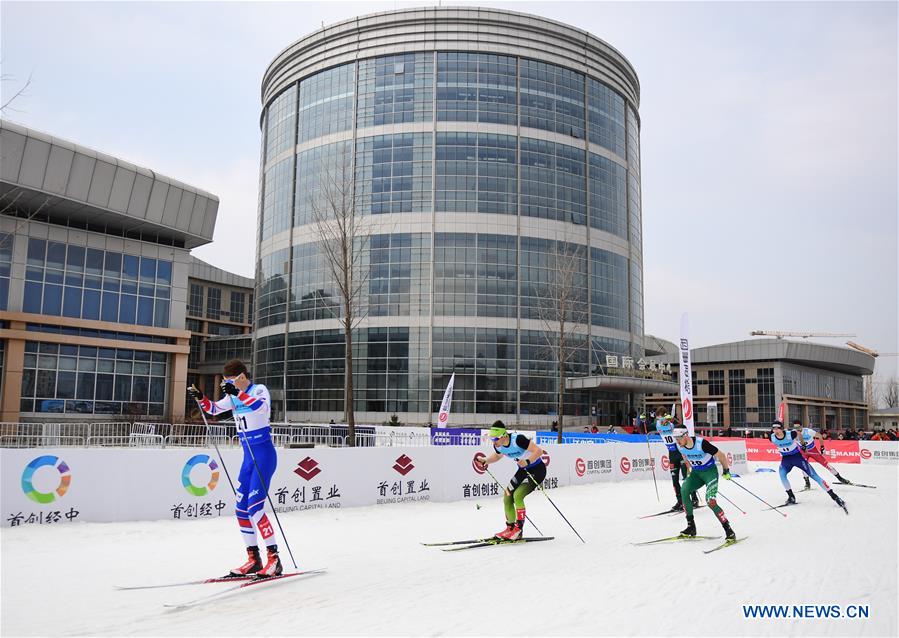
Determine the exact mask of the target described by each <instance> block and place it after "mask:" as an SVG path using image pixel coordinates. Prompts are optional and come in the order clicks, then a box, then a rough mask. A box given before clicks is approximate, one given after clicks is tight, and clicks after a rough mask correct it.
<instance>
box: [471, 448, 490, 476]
mask: <svg viewBox="0 0 899 638" xmlns="http://www.w3.org/2000/svg"><path fill="white" fill-rule="evenodd" d="M486 458H487V455H486V454H484V453H483V452H475V455H474V457H472V459H471V468H472V469H473V470H474V471H475V472H477V473H478V474H483V473H484V472H486V471H487V470H486V469H485V468H484V466H483V465H481V461H483V460H484V459H486Z"/></svg>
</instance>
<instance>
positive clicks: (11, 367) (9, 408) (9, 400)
mask: <svg viewBox="0 0 899 638" xmlns="http://www.w3.org/2000/svg"><path fill="white" fill-rule="evenodd" d="M18 323H19V322H12V324H11V325H10V327H11V328H15V329H24V325H15V324H18ZM24 363H25V340H24V339H7V341H6V362H5V363H4V365H3V395H2V396H0V421H4V422H8V423H18V422H19V404H20V403H21V400H22V368H23V367H24V365H23V364H24Z"/></svg>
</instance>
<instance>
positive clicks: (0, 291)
mask: <svg viewBox="0 0 899 638" xmlns="http://www.w3.org/2000/svg"><path fill="white" fill-rule="evenodd" d="M14 242H15V234H13V233H4V234H3V235H2V236H0V310H7V308H8V305H9V273H10V270H11V269H12V246H13V243H14Z"/></svg>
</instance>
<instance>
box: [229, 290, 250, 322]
mask: <svg viewBox="0 0 899 638" xmlns="http://www.w3.org/2000/svg"><path fill="white" fill-rule="evenodd" d="M245 298H246V295H245V294H244V293H242V292H234V291H233V290H232V291H231V312H230V313H229V316H230V317H231V321H234V322H236V323H243V319H244V299H245Z"/></svg>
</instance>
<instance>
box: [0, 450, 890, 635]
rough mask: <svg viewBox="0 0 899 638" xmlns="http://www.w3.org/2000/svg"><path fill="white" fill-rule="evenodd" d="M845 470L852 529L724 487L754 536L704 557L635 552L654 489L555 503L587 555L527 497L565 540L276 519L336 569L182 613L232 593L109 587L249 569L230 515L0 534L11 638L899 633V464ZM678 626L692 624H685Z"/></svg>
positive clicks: (435, 506)
mask: <svg viewBox="0 0 899 638" xmlns="http://www.w3.org/2000/svg"><path fill="white" fill-rule="evenodd" d="M753 465H764V464H753ZM769 466H772V465H770V464H769ZM498 469H500V472H501V473H502V472H503V470H506V469H507V468H505V467H504V466H500V467H499V468H498ZM840 469H841V472H842V473H843V474H845V475H846V476H847V477H848V478H850V479H852V480H858V481H859V482H864V483H869V484H872V485H877V486H878V489H876V490H870V489H861V488H853V487H850V486H840V485H835V486H834V487H835V489H836V491H837V492H838V493H839V494H840V495H841V496H843V497H844V498H845V499H846V502H847V505H848V507H849V512H850V516H846V515H845V514H844V513H843V512H842V511H841V510H840V509H839V508H837V507H836V506H835V505H834V504H833V502H832V501H831V500H830V498H829V497H828V496H827V495H825V494H824V493H823V492H822V491H821V490H820V489H817V488H816V489H814V490H812V491H810V492H802V493H799V494H797V496H798V498H799V500H800V502H801V503H802V507H796V508H789V509H787V510H785V513H786V514H787V517H786V518H784V517H782V516H780V515H779V514H777V513H775V512H772V511H763V509H764V506H763V505H762V504H761V503H759V502H758V501H756V500H755V499H753V498H752V497H751V496H749V495H748V494H746V493H745V492H742V490H740V489H738V488H736V487H734V486H732V485H730V486H729V485H728V483H727V481H721V483H720V488H721V490H722V491H723V492H724V493H725V494H726V495H727V496H728V497H729V498H731V499H732V500H734V501H735V502H736V503H738V504H739V505H740V507H742V508H743V509H745V510H746V511H747V512H748V514H747V515H745V516H744V515H742V514H740V513H739V512H738V511H736V509H735V508H734V507H732V506H729V505H728V504H727V503H726V502H723V503H722V504H723V506H724V509H725V512H726V513H727V514H728V516H729V518H730V520H731V522H732V524H733V527H734V529H735V530H736V532H737V535H738V536H751V537H752V538H751V539H749V540H747V542H746V543H740V544H738V545H736V546H735V547H732V548H728V549H726V550H725V551H721V552H716V553H714V554H710V555H703V553H702V551H703V550H704V549H709V548H711V547H712V546H714V545H715V544H717V542H718V541H695V542H691V543H674V544H664V545H659V546H649V547H633V546H631V545H630V543H631V542H633V541H640V540H650V539H653V538H659V537H662V536H667V535H671V534H675V533H677V532H678V531H679V530H680V529H681V528H682V527H683V524H684V519H683V517H682V516H676V517H665V516H661V517H657V518H651V519H646V520H637V518H636V517H637V516H639V515H641V514H646V513H651V512H654V511H658V510H659V509H660V504H659V502H658V501H656V498H655V493H654V490H653V487H652V484H651V482H649V481H632V482H625V483H598V484H593V485H589V486H579V487H566V488H562V489H559V490H554V491H553V492H552V493H551V496H552V498H553V500H554V501H555V502H556V504H557V505H558V506H559V508H561V510H562V511H563V512H564V513H565V515H566V516H567V517H568V519H569V520H570V521H571V522H572V524H573V525H574V526H575V527H576V528H577V529H578V531H579V532H580V533H581V535H582V536H583V537H584V538H585V539H586V540H587V544H586V545H583V544H582V543H581V542H580V541H579V540H578V539H577V537H576V536H575V535H574V534H573V533H572V532H571V530H570V529H569V528H568V527H567V525H565V523H564V521H562V520H561V518H559V516H558V514H556V512H555V511H554V510H553V509H552V506H551V505H550V504H549V503H548V502H547V500H546V499H545V498H544V497H543V496H542V495H541V494H539V493H534V494H532V495H531V496H529V497H528V501H527V503H528V515H529V516H530V517H531V518H533V520H534V521H535V522H536V523H537V524H538V525H540V527H541V529H542V530H543V532H544V533H545V534H547V535H554V536H555V537H556V540H554V541H552V542H550V543H533V544H527V545H515V546H497V547H488V548H483V549H479V550H477V551H471V552H456V553H446V552H441V551H440V550H439V548H436V547H423V546H421V545H420V543H421V542H426V541H444V540H453V539H463V538H477V537H480V536H483V535H487V534H490V533H492V532H495V531H498V530H499V529H500V528H501V527H502V507H501V503H500V502H499V500H498V499H495V498H494V499H481V501H480V504H481V506H482V507H481V509H477V508H476V507H475V506H474V504H473V503H471V502H456V503H415V504H407V505H397V506H377V507H365V508H353V509H344V510H314V511H308V512H300V513H292V514H286V515H282V523H283V525H284V528H285V530H286V531H287V533H288V535H289V539H290V542H291V545H292V547H293V552H294V555H295V556H296V557H297V560H298V561H299V563H300V568H301V569H302V568H304V567H317V566H321V565H327V566H328V573H326V574H324V575H321V576H317V577H316V578H313V579H309V580H303V579H298V581H297V582H295V583H285V584H283V585H282V586H279V587H272V588H269V589H266V588H261V591H258V592H252V591H250V592H247V593H242V594H240V595H239V596H232V597H225V598H222V599H221V600H218V601H214V602H211V603H209V604H207V605H204V606H202V607H198V608H192V609H184V610H176V611H172V610H167V609H164V608H163V606H162V605H163V603H172V602H175V603H177V602H180V601H182V600H187V599H190V598H195V597H197V596H198V595H200V594H201V591H207V589H208V591H209V592H212V591H214V589H211V588H215V587H227V586H228V585H227V584H226V585H216V584H210V585H196V586H191V587H181V588H172V589H150V590H142V591H115V590H114V589H113V585H136V584H152V583H166V582H173V581H179V580H190V579H193V578H203V577H209V576H215V575H218V574H220V573H223V572H224V571H226V570H227V569H228V568H229V567H232V566H233V565H236V564H238V563H239V562H241V561H242V559H243V548H242V544H241V541H240V538H239V533H238V530H237V524H236V522H235V520H234V519H233V517H231V516H228V517H223V518H222V519H217V520H205V521H194V522H190V523H185V522H155V523H107V524H102V523H76V524H71V525H59V526H50V527H40V526H30V527H29V526H23V527H15V528H4V529H3V530H2V534H0V540H2V546H0V548H2V554H0V559H2V572H0V573H2V590H0V593H2V603H0V612H2V621H0V630H2V634H3V635H4V636H18V635H191V636H210V635H228V636H233V635H241V636H248V635H513V634H514V635H519V636H520V635H622V634H628V635H702V636H711V635H727V636H741V635H792V636H797V635H798V636H812V635H814V636H819V635H834V636H843V635H850V636H895V635H896V634H897V621H896V619H897V604H896V601H897V520H899V512H897V476H899V468H895V467H890V466H866V467H861V466H858V465H846V466H841V468H840ZM795 474H796V473H795V472H794V473H793V476H794V483H795V484H796V486H797V487H798V483H797V482H796V478H795ZM500 478H501V479H504V478H505V476H502V477H500ZM738 480H741V481H742V482H743V484H744V485H745V486H746V487H748V488H749V489H751V490H753V491H754V492H756V493H757V494H759V496H761V497H762V498H764V499H766V500H768V501H770V502H772V503H780V502H782V501H783V498H784V493H783V491H782V489H781V486H780V482H779V481H778V479H777V476H776V475H775V474H771V473H758V474H750V475H748V476H746V477H744V478H742V479H738ZM659 487H660V491H661V492H662V493H663V502H662V504H661V505H662V506H667V505H670V504H671V503H670V502H673V497H672V494H671V488H670V484H668V483H667V482H666V483H660V485H659ZM696 523H697V527H698V528H699V529H698V531H699V533H700V534H710V535H722V536H723V534H721V528H720V525H719V524H718V523H717V521H716V520H715V518H714V515H713V514H712V512H711V511H709V510H708V509H707V508H704V509H701V510H699V511H697V513H696ZM526 530H527V528H526ZM529 531H530V533H531V534H533V533H534V532H533V528H531V529H530V530H529ZM283 556H284V558H285V559H286V556H287V553H286V552H284V553H283ZM287 561H288V562H289V559H287ZM289 567H290V566H289V565H288V564H285V568H289ZM203 588H206V589H203ZM497 600H508V601H509V602H510V603H513V602H516V601H517V603H518V605H519V606H520V604H521V603H524V604H525V606H526V608H527V609H528V610H529V614H528V615H527V616H525V617H522V618H521V619H520V621H519V622H518V623H516V624H515V625H513V624H511V623H510V620H509V618H508V617H507V616H506V615H504V614H497V613H496V607H495V604H496V601H497ZM748 604H789V605H794V604H816V605H842V606H843V607H844V608H845V606H846V605H850V604H859V605H868V606H869V609H870V617H869V618H868V619H849V618H841V619H776V620H775V619H766V620H760V619H757V620H748V619H745V618H744V617H743V612H742V605H748ZM685 617H691V618H692V619H693V620H694V621H696V623H697V624H694V625H691V626H685V625H679V624H677V623H678V619H684V618H685Z"/></svg>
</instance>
